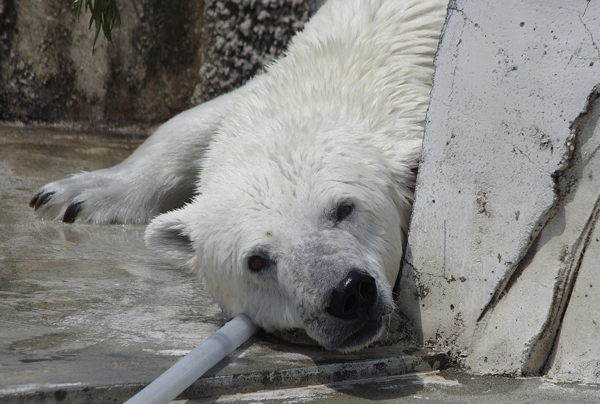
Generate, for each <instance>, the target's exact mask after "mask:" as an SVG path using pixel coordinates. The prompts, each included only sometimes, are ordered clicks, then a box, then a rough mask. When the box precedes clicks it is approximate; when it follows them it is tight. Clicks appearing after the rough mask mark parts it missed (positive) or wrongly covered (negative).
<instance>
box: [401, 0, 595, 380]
mask: <svg viewBox="0 0 600 404" xmlns="http://www.w3.org/2000/svg"><path fill="white" fill-rule="evenodd" d="M597 41H600V3H598V2H595V1H591V2H589V1H586V0H577V1H576V0H573V1H566V2H565V1H557V0H532V1H528V2H521V1H513V0H509V1H506V2H497V1H491V0H456V1H453V2H451V4H450V6H449V14H448V19H447V23H446V26H445V28H444V32H443V36H442V40H441V42H440V48H439V50H438V54H437V58H436V72H435V77H434V86H433V90H432V95H431V104H430V108H429V112H428V117H427V124H426V131H425V140H424V146H423V156H422V162H421V166H420V169H419V177H418V184H417V190H416V201H415V205H414V212H413V219H412V223H411V227H410V234H409V240H408V248H407V256H406V259H405V262H404V265H403V268H402V284H401V294H400V300H399V304H400V306H401V309H402V310H403V311H404V312H405V313H406V314H407V315H408V316H409V317H410V318H411V320H412V321H413V323H414V324H415V326H416V328H417V329H418V330H419V332H420V334H421V338H422V340H423V342H424V344H425V345H426V346H430V347H433V348H436V349H442V350H444V351H450V352H451V353H453V354H454V356H455V357H456V358H457V359H458V360H459V361H460V362H461V363H463V364H464V365H465V366H467V367H468V368H469V369H471V370H473V371H476V372H483V373H501V374H511V375H523V374H537V373H540V372H549V374H550V375H552V376H553V377H556V378H559V379H572V380H581V379H585V380H594V381H597V382H598V381H600V361H599V359H600V344H599V343H598V342H599V340H598V335H600V334H599V333H598V331H599V330H598V324H600V315H599V314H598V311H597V310H596V307H597V305H596V304H595V302H596V301H597V300H598V298H597V295H598V291H596V289H597V288H600V271H598V266H599V265H600V264H599V262H600V260H598V252H597V250H598V235H597V232H596V233H594V231H595V230H594V229H595V226H596V223H597V218H598V210H599V203H600V202H599V201H600V179H599V178H598V177H599V176H600V175H599V174H598V173H599V172H600V171H598V168H600V156H598V153H597V152H598V150H600V143H599V142H600V140H599V136H600V134H599V133H598V132H599V130H598V109H599V108H600V107H599V106H598V104H599V103H598V102H597V98H598V96H599V95H600V93H598V88H599V87H597V86H598V85H599V84H600V46H599V45H600V42H597ZM594 254H595V255H594ZM567 306H568V309H567V310H566V308H567ZM565 310H566V311H565ZM565 313H566V314H565ZM559 334H560V337H559V338H557V335H559ZM567 375H568V376H567Z"/></svg>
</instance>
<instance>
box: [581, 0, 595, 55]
mask: <svg viewBox="0 0 600 404" xmlns="http://www.w3.org/2000/svg"><path fill="white" fill-rule="evenodd" d="M589 5H590V3H589V1H588V4H587V5H586V6H585V10H584V11H583V14H580V15H579V21H580V22H581V24H582V25H583V28H584V29H585V30H586V31H587V33H588V34H589V35H590V39H591V40H592V44H593V45H594V48H595V49H596V53H597V54H598V58H599V59H600V48H598V44H597V43H596V40H595V39H594V35H593V34H592V31H590V29H589V28H588V27H587V25H586V24H585V22H583V17H584V16H585V13H586V12H587V9H588V7H589Z"/></svg>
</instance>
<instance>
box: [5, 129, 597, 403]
mask: <svg viewBox="0 0 600 404" xmlns="http://www.w3.org/2000/svg"><path fill="white" fill-rule="evenodd" d="M140 142H141V141H140V140H135V139H131V138H127V137H124V136H117V135H97V134H94V135H91V134H82V133H72V132H65V131H60V130H40V129H29V128H14V127H0V208H1V209H0V403H55V402H61V403H107V402H115V403H118V402H124V401H125V400H126V399H127V398H129V397H131V396H132V395H133V394H134V393H135V392H137V391H139V390H140V389H141V388H142V387H143V386H144V385H146V384H148V383H149V382H150V381H152V380H154V379H155V378H156V377H157V376H158V375H160V374H161V373H162V372H164V371H165V370H166V369H168V368H169V367H170V366H171V365H172V364H173V363H175V362H176V361H177V360H178V359H179V358H180V357H181V356H183V355H184V354H185V353H187V352H188V351H190V350H191V349H192V348H193V347H195V346H196V345H197V344H198V343H200V342H201V341H202V340H204V339H205V338H207V337H208V336H210V335H211V334H212V333H213V332H214V331H216V330H217V329H218V328H219V327H220V326H221V325H222V324H223V323H224V322H225V321H226V319H225V318H224V317H223V315H222V313H221V312H220V310H219V308H218V307H217V306H216V305H215V304H214V303H213V302H212V301H211V299H210V298H209V296H208V295H207V294H206V293H205V292H204V291H203V289H202V285H201V284H200V282H199V281H198V280H197V279H196V278H195V277H194V276H193V275H191V274H189V273H187V272H185V271H182V270H179V269H176V268H172V267H170V266H169V265H168V264H167V263H166V262H164V261H162V260H161V259H160V258H159V257H158V256H156V255H154V254H153V253H152V252H151V251H149V250H147V249H146V247H145V246H144V242H143V232H144V229H145V226H131V225H127V226H123V225H106V226H98V225H86V224H63V223H58V222H52V221H42V220H40V219H37V218H36V217H35V215H34V213H33V211H32V209H30V208H29V207H28V201H29V198H30V197H31V196H32V194H33V193H34V192H35V190H36V189H37V188H38V187H40V186H41V185H43V184H45V183H47V182H50V181H53V180H56V179H60V178H63V177H65V176H67V175H68V174H70V173H73V172H77V171H80V170H95V169H99V168H103V167H108V166H111V165H114V164H116V163H118V162H119V161H121V160H122V159H124V158H125V157H126V156H127V155H128V154H129V153H131V151H132V150H134V148H135V147H136V146H137V145H138V144H139V143H140ZM406 348H407V347H406V346H404V345H396V346H387V347H375V348H370V349H366V350H363V351H361V352H360V353H358V354H354V355H342V354H337V353H331V352H327V351H324V350H322V349H321V348H319V347H315V346H307V345H298V344H292V343H286V342H281V341H279V340H277V339H275V338H274V337H272V336H270V335H266V334H265V333H260V334H258V335H257V336H256V337H253V338H252V339H251V340H249V341H248V342H247V343H245V344H244V345H242V346H241V347H240V348H239V349H238V350H237V351H235V352H234V353H233V354H232V355H230V356H229V357H228V358H226V359H225V360H224V361H223V362H222V363H220V364H218V365H217V366H215V367H214V368H213V369H211V370H210V371H209V372H208V373H207V375H205V377H203V378H201V379H200V380H198V381H197V382H196V383H194V384H193V385H192V386H191V387H190V388H189V389H188V390H186V392H184V393H183V394H182V396H180V400H179V401H177V402H178V403H183V402H187V403H189V404H192V403H215V402H217V403H230V402H263V403H297V402H324V403H338V402H357V403H365V402H370V401H379V402H382V403H388V402H389V403H392V402H393V403H417V402H423V401H429V402H436V403H459V402H460V403H483V402H486V403H500V402H502V403H505V402H506V403H526V402H530V403H534V402H535V403H559V402H571V403H579V402H581V403H593V402H600V393H599V390H598V389H597V388H596V387H590V386H579V385H565V384H561V385H557V384H553V383H549V382H546V381H544V379H540V378H534V379H528V380H517V379H508V378H494V377H471V376H468V375H466V374H463V373H456V372H454V373H453V372H452V371H445V372H442V373H439V374H438V373H434V374H428V375H424V376H409V377H398V375H403V374H406V373H414V372H431V371H434V370H436V369H439V368H443V367H445V366H446V357H445V355H443V354H435V353H426V352H417V351H410V350H407V349H406ZM448 372H450V373H448Z"/></svg>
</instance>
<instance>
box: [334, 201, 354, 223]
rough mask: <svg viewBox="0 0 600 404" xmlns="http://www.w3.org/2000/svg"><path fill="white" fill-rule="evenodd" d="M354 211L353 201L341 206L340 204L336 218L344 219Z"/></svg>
mask: <svg viewBox="0 0 600 404" xmlns="http://www.w3.org/2000/svg"><path fill="white" fill-rule="evenodd" d="M352 212H354V205H352V204H351V203H343V204H341V205H340V206H338V208H337V211H336V213H335V214H336V219H337V220H338V221H341V220H344V219H346V218H347V217H349V216H350V215H351V214H352Z"/></svg>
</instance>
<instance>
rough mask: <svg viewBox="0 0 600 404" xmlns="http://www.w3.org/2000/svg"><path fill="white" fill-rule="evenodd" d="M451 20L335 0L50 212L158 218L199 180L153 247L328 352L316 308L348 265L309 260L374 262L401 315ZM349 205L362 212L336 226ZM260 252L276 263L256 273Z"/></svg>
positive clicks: (441, 13) (229, 303) (155, 232)
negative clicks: (320, 270)
mask: <svg viewBox="0 0 600 404" xmlns="http://www.w3.org/2000/svg"><path fill="white" fill-rule="evenodd" d="M445 14H446V1H443V0H330V1H328V2H327V3H326V4H325V5H324V6H323V7H321V9H320V10H319V11H318V13H317V14H316V15H315V16H314V17H313V18H312V19H311V20H310V22H309V23H307V25H306V27H305V29H304V30H303V31H302V32H301V33H299V34H298V35H297V36H296V37H295V38H294V39H293V41H292V43H291V45H290V46H289V49H288V51H287V53H286V56H285V57H284V58H282V59H281V60H279V61H277V62H276V63H274V64H273V65H271V66H270V67H269V68H268V70H267V72H266V73H264V74H262V75H260V76H258V77H256V78H255V79H253V80H252V81H250V82H249V83H248V84H247V85H245V86H244V87H242V88H241V89H239V90H237V91H236V92H234V93H231V94H228V95H225V96H222V97H220V98H218V99H216V100H214V101H211V102H209V103H206V104H203V105H200V106H198V107H196V108H193V109H191V110H189V111H186V112H184V113H182V114H180V115H178V116H177V117H175V118H173V119H172V120H170V121H169V122H167V123H166V124H164V125H163V126H162V127H161V128H160V129H159V130H158V131H157V132H156V133H155V134H154V135H153V136H152V137H151V138H150V139H148V141H147V142H146V143H145V144H144V145H143V146H142V147H140V149H138V150H137V151H136V152H135V153H134V154H133V155H132V156H131V157H130V158H128V159H127V160H125V161H124V162H123V163H122V164H120V165H118V166H116V167H113V168H110V169H107V170H100V171H97V172H93V173H82V174H78V175H76V176H73V177H71V178H68V179H66V180H62V181H58V182H55V183H52V184H48V185H46V187H45V189H46V190H48V191H50V192H55V195H54V197H53V198H51V200H50V201H49V203H48V205H47V206H43V207H42V208H41V209H40V212H41V214H42V215H44V216H46V217H52V218H59V219H60V218H61V217H62V215H63V214H64V211H65V209H66V207H67V205H68V204H69V203H71V202H73V201H75V202H77V201H83V205H82V206H83V209H82V211H81V212H80V214H79V215H78V217H77V220H82V221H91V222H96V223H107V222H136V223H139V222H146V221H148V220H149V219H151V218H152V217H153V216H155V215H156V214H157V213H159V212H164V211H166V210H170V209H172V208H173V207H175V206H177V200H178V198H179V200H180V199H181V198H182V197H183V198H185V197H187V196H188V195H189V193H190V192H191V191H190V190H191V189H192V188H193V187H194V186H197V189H198V192H199V193H200V194H199V195H197V196H195V197H194V199H193V200H192V202H191V203H189V204H187V205H186V206H185V207H183V208H181V209H177V210H173V211H171V212H169V213H166V214H162V215H159V216H157V217H156V218H155V219H154V220H152V222H151V223H150V225H149V227H148V229H147V243H148V245H149V246H150V247H151V248H153V249H156V250H158V251H159V252H161V253H163V254H164V255H165V256H166V257H168V258H170V259H172V260H173V261H174V262H176V263H177V264H178V265H183V266H187V267H189V268H191V269H193V270H194V271H196V272H197V273H198V274H199V275H200V276H202V277H203V278H204V279H205V282H206V285H207V287H208V289H209V290H210V291H211V292H212V294H213V295H214V296H215V299H216V300H217V302H218V303H219V304H220V305H221V306H222V307H223V309H224V310H225V311H226V312H227V313H229V314H230V315H232V316H233V315H236V314H239V313H246V314H248V315H249V316H250V317H251V318H252V319H253V320H254V321H255V322H256V323H257V324H258V325H260V326H262V327H264V328H266V329H268V330H275V329H286V328H292V327H299V328H304V329H306V330H307V332H308V333H309V335H311V336H313V338H315V339H317V340H318V341H320V342H322V343H323V344H324V345H327V343H328V338H330V337H329V336H328V335H327V334H331V333H334V332H335V331H336V328H335V327H334V326H331V327H329V325H327V324H325V325H323V324H321V323H319V324H321V325H318V326H314V327H313V326H309V325H307V321H308V320H307V318H308V317H307V316H309V315H313V316H314V317H315V318H318V319H320V320H319V321H321V320H322V321H326V320H323V319H322V318H321V317H319V316H321V314H319V313H320V312H319V310H320V311H322V310H323V305H326V304H327V302H326V298H325V297H323V295H324V294H325V293H326V290H325V289H326V288H328V287H331V285H335V283H336V282H338V281H339V280H340V279H341V278H340V277H342V278H343V275H344V273H343V271H342V270H341V269H339V268H337V267H336V268H335V269H332V270H331V271H330V272H327V273H324V274H322V275H323V278H322V280H315V279H313V278H314V273H313V272H314V269H311V268H308V267H305V266H306V262H305V261H306V260H309V259H311V257H313V258H315V259H317V258H318V259H321V260H322V259H323V258H322V257H323V256H325V257H326V258H327V259H329V258H331V259H332V260H333V259H335V260H337V261H335V262H344V263H345V264H344V265H350V264H351V265H354V266H357V267H361V268H365V269H366V270H368V272H369V274H371V275H372V276H373V277H374V278H375V280H376V282H377V286H378V288H379V290H380V294H381V298H382V299H383V300H384V302H383V303H382V304H385V305H387V306H386V307H388V306H389V307H392V308H393V301H392V297H391V289H392V285H393V283H394V281H395V279H396V276H397V273H398V270H399V265H400V259H401V256H402V248H403V245H404V242H405V235H406V231H407V228H408V222H409V218H410V210H411V206H412V200H413V188H414V181H415V174H414V169H415V168H416V167H417V164H418V159H419V153H420V148H421V139H422V135H423V126H424V121H425V113H426V109H427V106H428V102H429V91H430V88H431V77H432V74H433V57H434V53H435V51H436V48H437V43H438V38H439V34H440V30H441V27H442V24H443V21H444V17H445ZM199 168H200V170H199V174H200V175H199V178H198V169H199ZM181 190H183V191H181ZM343 200H351V201H352V202H353V203H354V204H355V213H354V214H353V216H352V217H351V219H352V220H348V221H345V222H343V223H342V224H340V225H338V226H334V225H332V224H331V222H328V221H327V220H328V219H327V212H331V211H332V210H335V206H337V204H338V203H339V202H340V201H343ZM336 246H338V247H339V249H338V250H335V249H336V248H337V247H336ZM333 250H335V251H333ZM257 251H263V252H265V253H266V254H268V255H269V257H271V258H272V259H273V260H276V261H277V268H276V269H274V270H272V271H270V272H268V271H263V272H261V273H259V274H256V273H252V272H251V271H249V270H248V268H247V265H246V260H247V258H248V257H249V256H250V255H252V254H255V253H256V252H257ZM319 251H321V255H320V256H319V257H317V256H318V255H319ZM332 251H333V252H332ZM319 262H320V261H319ZM346 263H350V264H346ZM318 265H321V264H318ZM318 265H317V266H318ZM334 266H335V265H334ZM319 288H323V289H322V290H319ZM306 313H309V314H306ZM311 327H313V328H314V329H311ZM331 338H333V337H331ZM358 348H360V347H358Z"/></svg>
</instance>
